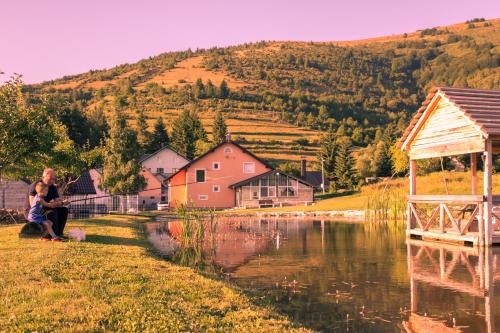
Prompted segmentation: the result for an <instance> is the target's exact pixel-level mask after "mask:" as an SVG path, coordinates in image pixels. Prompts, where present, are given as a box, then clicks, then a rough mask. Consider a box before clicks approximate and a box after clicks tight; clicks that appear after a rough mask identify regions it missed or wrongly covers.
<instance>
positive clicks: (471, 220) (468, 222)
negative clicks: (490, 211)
mask: <svg viewBox="0 0 500 333" xmlns="http://www.w3.org/2000/svg"><path fill="white" fill-rule="evenodd" d="M478 211H479V205H477V206H476V208H474V211H473V212H472V215H471V216H470V217H469V219H468V220H467V222H466V223H465V225H464V226H463V227H462V231H461V232H460V234H462V235H465V233H466V231H467V229H469V227H470V225H471V224H472V222H473V221H474V218H475V217H476V214H477V212H478ZM478 222H479V223H480V222H481V221H478Z"/></svg>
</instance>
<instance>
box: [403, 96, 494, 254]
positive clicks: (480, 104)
mask: <svg viewBox="0 0 500 333" xmlns="http://www.w3.org/2000/svg"><path fill="white" fill-rule="evenodd" d="M399 146H400V148H401V149H402V150H404V151H406V152H407V153H408V155H409V158H410V165H409V169H410V172H409V175H410V176H409V178H410V193H409V196H408V214H407V236H416V237H418V238H429V239H435V240H442V241H458V242H462V243H468V244H473V245H479V246H491V245H493V244H494V243H500V232H498V233H497V232H496V231H495V225H496V220H500V218H498V217H497V216H496V215H495V211H494V207H495V205H496V204H500V196H495V195H493V194H492V177H491V174H492V154H493V153H498V152H500V91H497V90H481V89H469V88H450V87H436V88H433V89H432V90H431V92H430V93H429V95H428V96H427V99H426V100H425V102H424V103H423V105H422V107H421V108H420V109H419V110H418V112H417V113H416V114H415V116H414V117H413V119H412V121H411V123H410V125H409V126H408V128H407V129H406V131H405V133H404V135H403V137H402V138H401V140H400V142H399ZM462 154H470V157H471V183H472V188H471V194H470V195H420V194H419V195H417V184H416V165H417V164H416V161H417V160H418V159H425V158H434V157H444V156H455V155H462ZM478 154H481V156H482V158H483V164H484V180H483V181H484V191H483V194H482V195H481V194H479V193H477V155H478ZM424 206H425V207H427V208H428V207H430V209H423V208H422V207H424ZM499 231H500V230H499Z"/></svg>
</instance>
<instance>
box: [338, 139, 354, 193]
mask: <svg viewBox="0 0 500 333" xmlns="http://www.w3.org/2000/svg"><path fill="white" fill-rule="evenodd" d="M339 141H341V142H340V143H339V145H338V149H337V154H336V157H335V170H334V176H335V188H336V189H346V190H351V189H353V188H354V186H355V185H356V184H357V175H356V170H355V169H354V163H355V161H354V158H353V157H352V155H351V148H352V146H351V142H350V140H339Z"/></svg>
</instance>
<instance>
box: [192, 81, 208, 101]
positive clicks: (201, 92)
mask: <svg viewBox="0 0 500 333" xmlns="http://www.w3.org/2000/svg"><path fill="white" fill-rule="evenodd" d="M193 94H194V97H195V98H197V99H200V98H205V96H206V94H205V85H204V84H203V81H202V80H201V79H200V78H199V79H197V80H196V82H195V84H194V87H193Z"/></svg>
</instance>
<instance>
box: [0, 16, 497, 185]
mask: <svg viewBox="0 0 500 333" xmlns="http://www.w3.org/2000/svg"><path fill="white" fill-rule="evenodd" d="M499 26H500V19H494V20H485V19H482V18H477V19H472V20H469V21H467V22H464V23H460V24H456V25H451V26H445V27H435V28H428V29H424V30H420V31H416V32H412V33H405V34H403V35H393V36H388V37H380V38H373V39H367V40H359V41H347V42H287V41H260V42H256V43H249V44H243V45H237V46H231V47H225V48H218V47H214V48H211V49H197V50H186V51H182V52H168V53H163V54H160V55H157V56H152V57H149V58H147V59H143V60H141V61H139V62H137V63H134V64H123V65H119V66H116V67H113V68H110V69H101V70H91V71H89V72H86V73H82V74H78V75H71V76H65V77H63V78H60V79H57V80H52V81H47V82H43V83H39V84H30V85H27V84H23V83H22V81H21V78H14V79H13V80H11V81H10V82H8V83H7V84H4V85H3V86H1V87H0V104H2V105H0V106H1V107H0V110H3V111H1V112H11V113H12V114H10V117H14V114H15V113H18V114H19V110H20V109H22V110H24V111H23V112H24V114H25V115H24V116H25V118H22V119H23V121H25V122H26V121H27V122H28V123H29V124H31V125H30V126H31V127H29V126H28V127H26V126H25V128H23V127H22V125H21V124H17V123H16V122H13V123H12V124H13V127H12V128H10V129H8V130H2V131H3V132H4V133H0V135H1V136H2V138H1V139H2V140H6V138H7V137H8V135H13V133H17V135H18V136H19V140H21V141H19V142H17V143H16V144H14V147H11V148H10V149H11V151H8V149H9V148H8V147H4V148H1V149H2V150H4V151H2V152H0V172H1V173H2V174H3V175H4V176H5V175H6V176H9V177H17V178H19V177H24V178H32V177H34V174H35V173H36V171H35V170H36V167H37V166H39V165H42V164H47V162H48V161H47V159H48V158H49V157H48V156H49V155H50V154H48V153H47V154H38V155H37V154H33V152H23V153H22V154H20V155H21V157H19V158H16V159H15V160H13V159H12V158H11V156H10V155H11V153H12V150H13V149H16V147H19V144H20V142H38V141H43V140H42V139H40V138H34V137H32V134H30V133H24V132H29V131H28V129H30V130H35V131H46V130H47V129H45V128H44V126H45V125H44V124H50V126H51V129H52V131H53V132H54V129H56V130H55V133H57V135H56V136H52V137H49V136H47V135H46V139H47V140H48V141H50V142H45V143H44V142H40V146H39V148H38V149H39V150H40V149H42V151H46V152H47V149H49V148H47V147H51V148H50V149H56V150H57V154H52V155H51V156H52V157H50V158H51V163H53V164H56V165H61V167H63V168H64V170H65V171H66V173H67V174H77V173H78V172H79V171H80V170H83V169H85V168H89V167H94V166H99V165H100V166H103V165H104V167H105V168H106V163H107V162H106V161H114V162H113V163H118V164H116V165H114V166H111V168H112V169H117V168H118V169H120V163H122V164H123V165H126V164H127V163H128V161H130V160H136V159H138V158H140V156H142V155H143V154H146V153H151V152H153V151H155V150H157V149H158V148H161V146H162V145H165V144H168V145H170V146H172V147H173V148H174V149H176V150H177V151H179V152H180V153H181V154H184V155H186V156H187V157H189V158H193V157H196V156H197V155H199V154H202V153H203V152H204V151H206V150H207V149H209V148H210V147H212V146H213V145H214V144H216V143H217V142H220V140H223V138H224V137H225V135H227V133H228V132H229V133H230V134H231V138H232V140H233V141H235V142H237V143H239V144H242V145H243V146H244V147H246V148H248V149H250V150H251V151H253V152H254V153H256V154H257V155H259V156H261V157H263V158H264V159H267V160H268V161H270V162H271V163H272V164H274V165H275V166H276V167H279V168H280V169H282V170H284V171H287V172H291V173H297V171H298V166H299V163H298V161H299V160H300V159H302V158H305V159H307V160H308V161H309V164H308V165H309V168H310V169H316V170H318V169H319V168H320V165H321V162H323V165H324V168H325V170H326V172H327V174H328V176H330V177H331V178H332V180H334V182H333V183H334V185H335V186H333V188H334V189H343V188H344V189H350V188H354V187H356V186H357V185H359V184H362V182H363V179H365V178H366V177H372V176H379V177H380V176H382V177H385V176H391V175H392V174H400V175H404V174H405V173H406V164H405V161H406V158H405V156H404V155H402V153H400V152H399V151H398V150H397V149H396V148H395V142H396V141H397V140H398V139H399V138H400V136H401V135H402V132H403V131H404V129H405V127H406V125H407V124H408V122H409V120H410V118H411V116H412V114H413V113H414V112H415V111H416V110H417V109H418V108H419V106H420V104H421V103H422V101H423V100H424V99H425V96H426V94H427V92H428V91H429V89H430V88H431V87H432V86H455V87H474V88H483V89H500V31H499V29H500V28H499ZM2 107H3V108H2ZM8 110H10V111H8ZM21 113H22V112H21ZM5 119H7V118H5ZM14 123H16V124H17V125H15V126H14ZM16 126H18V127H16ZM9 131H10V132H9ZM23 133H24V134H23ZM23 135H24V137H23ZM22 140H24V141H22ZM117 142H119V143H120V144H117ZM120 145H122V147H121V148H120ZM123 145H125V146H126V147H127V149H125V148H123ZM54 147H56V148H54ZM117 147H118V148H117ZM23 154H24V155H23ZM37 156H38V157H37ZM117 157H119V158H117ZM75 161H76V162H75ZM444 162H445V163H444V167H445V168H449V167H451V161H449V160H446V161H444ZM108 164H109V163H108ZM28 165H29V167H28ZM108 167H110V165H108ZM440 168H441V161H432V160H431V161H427V162H426V164H425V165H422V167H421V168H419V170H422V172H426V171H433V170H436V169H440ZM121 170H122V171H123V175H122V176H123V177H129V176H130V175H132V174H134V173H135V172H136V171H137V170H135V169H134V167H133V166H132V165H129V166H128V167H123V168H121ZM111 183H113V181H112V180H111ZM111 183H110V185H109V186H111V187H112V186H113V185H112V184H111ZM140 184H141V180H140V179H136V180H133V181H132V180H131V181H130V184H128V185H127V186H125V187H123V188H120V189H116V191H115V192H120V191H127V190H130V189H131V188H134V186H135V187H137V186H141V185H140ZM129 185H130V186H131V187H128V186H129Z"/></svg>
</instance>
